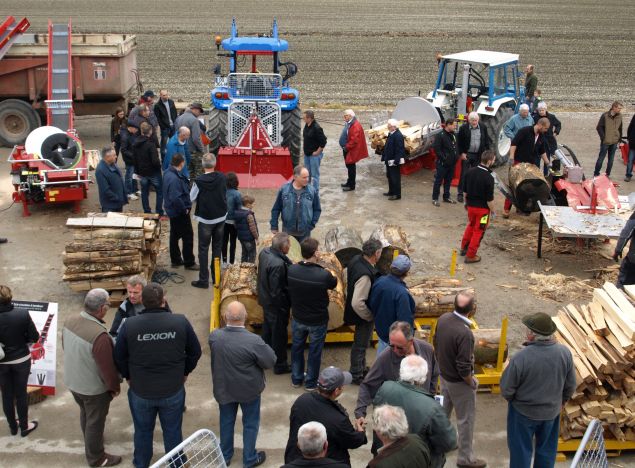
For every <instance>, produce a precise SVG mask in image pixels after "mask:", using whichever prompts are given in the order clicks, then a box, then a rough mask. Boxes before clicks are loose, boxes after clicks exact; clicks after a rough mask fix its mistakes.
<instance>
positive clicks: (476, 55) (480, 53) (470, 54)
mask: <svg viewBox="0 0 635 468" xmlns="http://www.w3.org/2000/svg"><path fill="white" fill-rule="evenodd" d="M443 58H444V59H448V60H455V61H457V62H466V63H483V64H485V65H500V64H501V63H509V62H513V61H517V60H518V54H508V53H507V52H493V51H491V50H468V51H466V52H459V53H458V54H450V55H444V56H443Z"/></svg>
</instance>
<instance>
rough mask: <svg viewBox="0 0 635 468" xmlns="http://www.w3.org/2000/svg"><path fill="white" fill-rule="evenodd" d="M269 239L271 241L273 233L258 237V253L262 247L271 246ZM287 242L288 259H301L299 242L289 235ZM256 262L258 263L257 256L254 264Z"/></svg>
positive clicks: (293, 260) (295, 261) (297, 260)
mask: <svg viewBox="0 0 635 468" xmlns="http://www.w3.org/2000/svg"><path fill="white" fill-rule="evenodd" d="M271 241H273V234H269V235H266V236H261V237H260V239H258V253H260V250H262V249H265V248H267V247H271ZM289 243H290V244H291V246H290V248H289V253H288V254H287V257H289V259H290V260H291V261H292V262H293V263H298V262H299V261H300V260H302V253H301V252H300V243H299V242H298V240H297V239H296V238H295V237H293V236H289ZM257 264H258V258H256V265H257Z"/></svg>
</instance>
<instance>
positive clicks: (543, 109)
mask: <svg viewBox="0 0 635 468" xmlns="http://www.w3.org/2000/svg"><path fill="white" fill-rule="evenodd" d="M532 117H533V118H534V123H537V122H538V120H540V119H541V118H543V117H547V118H548V119H549V123H550V124H551V125H550V126H549V130H548V131H547V133H546V134H545V142H546V143H547V157H548V158H549V160H551V158H552V157H553V155H554V154H555V152H556V150H557V149H558V142H557V141H556V137H557V136H558V135H559V134H560V130H562V123H561V122H560V121H559V120H558V118H557V117H556V116H555V115H553V114H552V113H550V112H547V103H546V102H545V101H540V102H539V103H538V106H537V107H536V112H534V113H533V114H532ZM544 173H545V176H546V175H547V174H548V173H549V168H548V167H544Z"/></svg>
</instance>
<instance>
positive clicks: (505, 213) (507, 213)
mask: <svg viewBox="0 0 635 468" xmlns="http://www.w3.org/2000/svg"><path fill="white" fill-rule="evenodd" d="M503 218H505V219H509V211H503Z"/></svg>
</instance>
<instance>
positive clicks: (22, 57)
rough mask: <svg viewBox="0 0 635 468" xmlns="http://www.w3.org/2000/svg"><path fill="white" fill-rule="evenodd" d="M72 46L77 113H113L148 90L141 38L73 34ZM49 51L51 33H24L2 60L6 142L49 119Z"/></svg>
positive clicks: (2, 135)
mask: <svg viewBox="0 0 635 468" xmlns="http://www.w3.org/2000/svg"><path fill="white" fill-rule="evenodd" d="M71 45H72V70H73V78H72V81H73V109H74V113H75V115H112V114H113V113H114V111H115V108H116V107H118V106H121V107H123V108H124V109H126V107H127V103H128V101H129V100H130V101H131V100H132V98H133V96H134V95H138V94H140V93H141V92H142V86H141V82H140V81H139V75H138V72H137V55H136V48H137V40H136V36H134V35H128V34H72V36H71ZM48 54H49V44H48V34H46V33H43V34H22V35H21V36H19V37H18V38H17V39H16V40H15V42H14V43H13V45H12V46H11V47H10V49H8V52H7V53H6V54H5V55H4V57H2V58H0V145H3V146H9V147H12V146H14V145H18V144H23V143H24V140H25V139H26V137H27V136H28V135H29V133H31V132H32V131H33V130H34V129H36V128H37V127H39V126H40V125H42V122H46V109H45V103H44V101H45V100H46V99H47V89H48V88H47V85H48V83H47V82H48V78H47V75H48Z"/></svg>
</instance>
